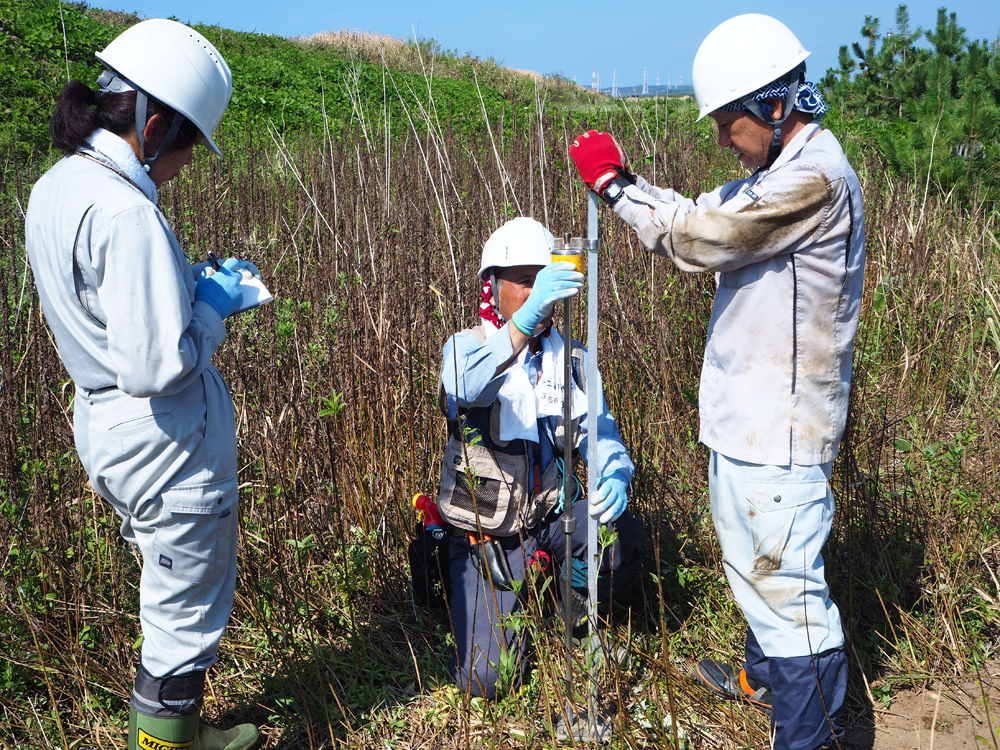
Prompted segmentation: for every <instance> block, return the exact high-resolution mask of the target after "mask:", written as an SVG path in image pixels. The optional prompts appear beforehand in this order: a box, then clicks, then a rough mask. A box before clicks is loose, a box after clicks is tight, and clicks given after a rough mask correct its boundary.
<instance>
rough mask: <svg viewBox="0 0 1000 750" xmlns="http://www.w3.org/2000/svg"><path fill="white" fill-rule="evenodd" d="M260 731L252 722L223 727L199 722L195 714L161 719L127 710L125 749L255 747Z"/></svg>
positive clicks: (226, 749) (224, 749)
mask: <svg viewBox="0 0 1000 750" xmlns="http://www.w3.org/2000/svg"><path fill="white" fill-rule="evenodd" d="M259 747H260V732H259V731H258V730H257V727H255V726H254V725H253V724H240V725H238V726H235V727H233V728H232V729H227V730H222V729H215V728H214V727H210V726H208V725H207V724H202V723H200V721H199V718H198V714H192V715H191V716H178V717H176V718H173V717H172V718H160V717H154V716H146V715H145V714H140V713H139V712H138V711H136V710H135V709H134V708H133V709H132V710H131V712H130V713H129V721H128V750H256V749H257V748H259Z"/></svg>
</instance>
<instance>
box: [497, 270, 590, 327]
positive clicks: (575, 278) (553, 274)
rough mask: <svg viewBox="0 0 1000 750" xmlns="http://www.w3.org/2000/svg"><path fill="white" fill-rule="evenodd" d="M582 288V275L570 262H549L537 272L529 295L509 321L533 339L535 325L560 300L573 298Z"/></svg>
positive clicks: (543, 318) (536, 325)
mask: <svg viewBox="0 0 1000 750" xmlns="http://www.w3.org/2000/svg"><path fill="white" fill-rule="evenodd" d="M582 288H583V274H582V273H580V272H578V271H577V270H576V266H574V265H573V264H572V263H549V264H548V265H547V266H545V268H543V269H542V270H541V271H539V272H538V275H537V276H536V277H535V284H534V286H533V287H532V288H531V294H530V295H528V299H526V300H525V301H524V304H523V305H521V309H520V310H518V311H517V312H516V313H514V314H513V315H511V317H510V322H511V323H513V324H514V325H515V326H517V330H519V331H520V332H521V333H523V334H524V335H525V336H534V335H535V329H536V328H538V324H539V323H541V322H542V321H543V320H545V319H546V318H547V317H549V316H550V315H551V314H552V308H553V307H555V304H556V302H558V301H559V300H561V299H567V298H569V297H573V296H575V295H576V293H577V292H579V291H580V290H581V289H582Z"/></svg>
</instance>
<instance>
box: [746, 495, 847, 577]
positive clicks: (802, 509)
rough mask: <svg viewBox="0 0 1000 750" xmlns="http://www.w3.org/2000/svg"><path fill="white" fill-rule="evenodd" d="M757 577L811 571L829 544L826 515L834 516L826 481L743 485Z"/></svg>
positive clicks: (754, 570)
mask: <svg viewBox="0 0 1000 750" xmlns="http://www.w3.org/2000/svg"><path fill="white" fill-rule="evenodd" d="M744 490H745V492H746V497H747V500H748V501H749V503H750V504H749V506H748V511H747V512H748V514H749V516H750V532H751V534H752V537H753V567H752V569H751V572H752V573H753V574H754V575H774V574H785V573H798V572H802V571H803V570H805V569H806V568H809V567H810V566H811V565H812V564H813V562H814V560H815V558H816V556H817V555H819V554H820V551H821V549H822V547H823V544H824V543H825V542H826V535H825V534H824V533H823V532H822V529H823V528H824V525H823V516H824V515H825V514H826V513H828V512H829V513H832V504H831V503H828V502H827V497H828V492H829V490H828V486H827V483H826V482H747V483H746V484H744Z"/></svg>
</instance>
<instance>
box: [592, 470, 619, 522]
mask: <svg viewBox="0 0 1000 750" xmlns="http://www.w3.org/2000/svg"><path fill="white" fill-rule="evenodd" d="M627 505H628V482H626V481H625V480H624V479H623V478H622V476H621V474H619V473H618V472H617V471H616V472H615V473H614V474H611V475H609V476H606V477H604V478H602V479H601V482H600V484H598V485H597V497H596V498H595V500H594V501H593V502H592V503H591V504H590V515H591V517H592V518H596V519H597V520H598V521H600V522H601V523H611V522H612V521H616V520H618V516H620V515H621V514H622V513H623V512H625V506H627Z"/></svg>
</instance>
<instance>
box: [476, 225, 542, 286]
mask: <svg viewBox="0 0 1000 750" xmlns="http://www.w3.org/2000/svg"><path fill="white" fill-rule="evenodd" d="M554 244H555V237H553V236H552V232H550V231H549V230H548V229H546V228H545V227H544V226H542V225H541V224H540V223H538V222H537V221H535V220H534V219H529V218H528V217H527V216H519V217H518V218H516V219H511V220H510V221H508V222H507V223H506V224H504V225H503V226H502V227H500V228H499V229H498V230H496V231H495V232H494V233H493V234H491V235H490V238H489V239H488V240H486V244H485V245H483V258H482V262H481V263H480V264H479V278H480V279H482V280H483V281H485V280H486V276H487V271H490V270H491V269H493V268H510V267H511V266H547V265H548V264H549V263H551V262H552V246H553V245H554Z"/></svg>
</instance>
